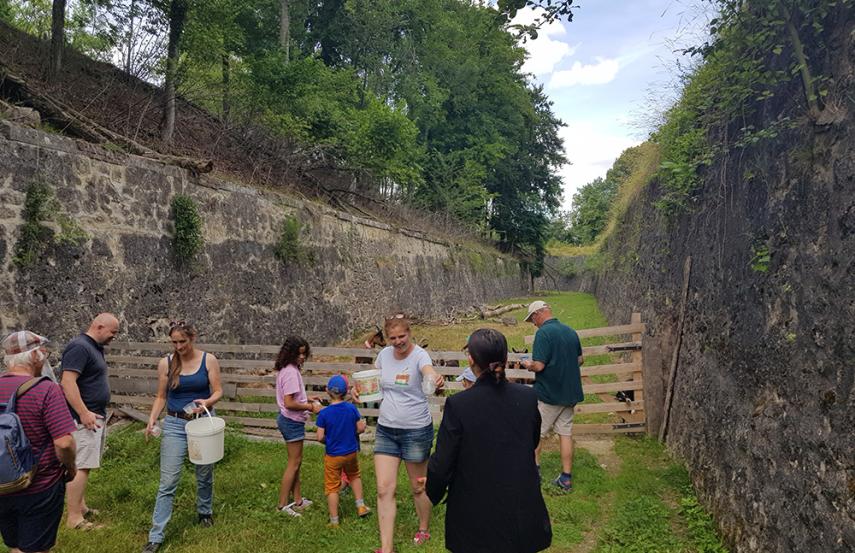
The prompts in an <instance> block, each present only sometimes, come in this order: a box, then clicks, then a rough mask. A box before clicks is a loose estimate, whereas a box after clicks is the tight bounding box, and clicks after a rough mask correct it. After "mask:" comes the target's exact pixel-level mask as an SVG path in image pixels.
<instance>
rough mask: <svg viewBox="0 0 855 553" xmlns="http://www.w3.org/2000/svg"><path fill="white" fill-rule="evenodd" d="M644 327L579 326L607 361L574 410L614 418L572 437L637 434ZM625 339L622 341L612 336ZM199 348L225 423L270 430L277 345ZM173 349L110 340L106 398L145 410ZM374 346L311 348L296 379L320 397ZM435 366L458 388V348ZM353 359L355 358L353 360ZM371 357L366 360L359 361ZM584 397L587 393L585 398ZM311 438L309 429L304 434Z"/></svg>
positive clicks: (516, 372) (437, 406)
mask: <svg viewBox="0 0 855 553" xmlns="http://www.w3.org/2000/svg"><path fill="white" fill-rule="evenodd" d="M644 328H645V326H644V324H643V323H641V318H640V316H639V315H638V314H636V313H634V314H633V319H632V324H629V325H620V326H611V327H603V328H592V329H584V330H579V331H578V333H579V336H580V337H581V338H583V339H584V338H591V337H606V338H605V340H606V341H608V343H606V344H601V345H594V346H586V347H583V349H582V352H583V355H585V356H586V359H588V360H590V359H591V358H592V357H594V356H604V357H605V358H607V361H606V362H604V363H601V364H596V365H591V364H589V362H588V361H586V364H585V366H584V367H582V387H583V390H584V392H585V393H586V394H594V395H595V396H596V397H597V398H598V399H597V400H595V401H589V402H585V403H581V404H579V405H577V406H576V410H575V411H576V413H577V414H580V415H593V414H602V413H605V414H611V418H612V419H614V422H608V423H603V422H597V423H584V422H581V421H579V422H577V424H574V427H573V428H574V432H575V433H576V434H592V433H593V434H602V433H606V434H612V433H628V432H644V431H645V418H644V401H643V399H642V397H641V394H642V390H643V382H642V379H641V367H642V363H641V336H642V335H643V333H644ZM622 336H629V341H625V340H621V339H619V337H622ZM197 347H198V348H199V349H202V350H204V351H209V352H212V353H215V354H216V355H217V357H218V359H219V361H220V367H221V372H222V383H223V399H222V400H221V401H220V402H219V403H217V410H218V411H219V412H220V413H221V415H222V416H223V417H224V418H225V419H226V420H227V421H229V422H233V423H238V424H240V425H242V426H243V430H244V432H247V433H251V434H264V435H271V436H272V435H276V430H275V429H276V419H275V414H276V413H277V412H278V408H277V405H276V402H275V397H276V391H275V389H274V386H275V382H276V375H275V373H274V372H273V359H274V357H275V355H276V354H277V353H278V352H279V346H272V345H255V344H250V345H247V344H197ZM171 351H172V346H171V345H170V344H169V343H166V342H113V343H112V344H111V345H110V346H109V347H108V350H107V363H108V365H109V366H110V386H111V389H112V391H113V396H112V402H113V403H114V404H115V405H119V406H121V405H129V406H135V407H143V408H145V409H146V410H148V409H149V408H150V406H151V404H152V403H153V401H154V397H153V396H154V394H155V393H156V390H157V370H156V367H157V363H158V361H159V360H160V359H161V357H162V356H163V355H166V354H168V353H171ZM377 353H378V351H377V350H368V349H362V348H335V347H313V348H312V361H308V362H306V363H305V364H304V365H303V381H304V382H305V383H306V387H307V388H308V391H309V393H310V394H312V393H315V394H320V393H321V392H322V391H323V390H324V386H325V385H326V383H327V380H328V379H329V376H330V375H333V374H339V373H345V374H350V373H353V372H356V371H361V370H367V369H372V368H374V365H373V360H374V359H375V357H376V354H377ZM428 353H429V354H430V356H431V358H432V359H433V361H434V368H435V369H436V370H437V371H438V372H439V373H440V374H442V375H444V376H445V377H446V380H447V382H446V389H448V390H452V391H458V390H461V389H462V388H463V385H462V383H460V382H456V381H455V380H454V377H457V376H458V375H459V374H460V373H461V372H462V371H463V367H459V366H449V365H456V364H461V365H462V364H464V363H460V362H461V361H466V354H465V353H463V352H461V351H430V350H428ZM525 356H526V354H516V353H511V354H509V355H508V358H509V361H510V362H511V363H516V362H518V361H520V359H521V358H522V357H525ZM357 358H359V361H362V362H359V363H357V362H356V359H357ZM368 359H371V363H365V362H364V361H365V360H368ZM507 375H508V378H510V379H513V380H516V381H518V382H522V383H526V384H531V383H532V382H533V379H534V374H533V373H531V372H529V371H526V370H520V369H515V368H511V369H509V370H508V371H507ZM616 392H624V393H625V394H624V395H629V396H632V395H633V394H634V396H635V398H634V400H627V401H618V400H617V399H615V393H616ZM589 397H590V396H589ZM444 403H445V397H442V396H438V397H432V398H430V399H429V404H430V410H431V414H432V415H433V416H434V420H435V421H437V422H438V421H439V419H440V418H441V417H442V407H443V405H444ZM360 412H361V413H362V414H363V415H364V416H366V417H377V416H378V414H379V410H378V409H377V408H376V404H375V405H372V406H365V405H361V406H360ZM308 436H309V438H310V439H311V438H312V437H313V434H312V433H309V434H308Z"/></svg>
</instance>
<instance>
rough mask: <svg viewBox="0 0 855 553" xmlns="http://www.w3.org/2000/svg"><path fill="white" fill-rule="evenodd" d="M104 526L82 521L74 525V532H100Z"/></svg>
mask: <svg viewBox="0 0 855 553" xmlns="http://www.w3.org/2000/svg"><path fill="white" fill-rule="evenodd" d="M103 527H104V526H103V525H101V524H93V523H91V522H89V521H88V520H81V521H80V522H78V523H77V524H75V525H74V527H73V528H72V530H82V531H84V532H88V531H89V530H100V529H101V528H103Z"/></svg>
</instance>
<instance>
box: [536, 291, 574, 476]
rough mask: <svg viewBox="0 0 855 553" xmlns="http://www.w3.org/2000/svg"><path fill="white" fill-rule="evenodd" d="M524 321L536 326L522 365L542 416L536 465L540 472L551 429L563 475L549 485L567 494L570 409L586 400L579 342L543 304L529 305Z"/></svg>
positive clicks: (571, 427)
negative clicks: (531, 347) (531, 378)
mask: <svg viewBox="0 0 855 553" xmlns="http://www.w3.org/2000/svg"><path fill="white" fill-rule="evenodd" d="M525 320H526V321H531V322H532V323H533V324H534V325H535V326H536V327H537V333H536V334H535V335H534V351H532V358H531V360H530V361H523V362H522V363H521V364H522V366H523V367H525V368H526V369H528V370H530V371H532V372H534V373H535V379H534V389H535V391H536V392H537V399H538V402H537V404H538V409H539V410H540V417H541V425H540V438H541V441H540V444H539V445H538V446H537V450H536V451H535V462H536V463H537V466H538V470H540V451H541V449H542V447H543V438H545V437H547V436H548V435H549V432H550V431H552V430H554V431H555V433H556V434H558V439H559V443H560V445H561V468H562V472H561V474H560V475H558V477H557V478H556V479H555V480H553V481H552V482H553V484H555V485H556V486H558V487H559V488H561V489H562V490H564V491H570V490H572V489H573V476H572V473H571V469H572V468H573V408H574V407H575V406H576V404H577V403H579V402H581V401H584V400H585V396H584V394H583V393H582V376H581V373H580V371H579V367H580V366H581V365H582V363H584V362H585V358H584V357H583V356H582V343H581V342H580V341H579V335H578V334H576V331H575V330H573V329H572V328H570V327H569V326H567V325H565V324H563V323H561V321H559V320H558V319H556V318H554V317H553V316H552V310H551V309H550V307H549V305H547V304H546V303H545V302H542V301H535V302H532V303H531V305H529V306H528V315H527V316H526V318H525Z"/></svg>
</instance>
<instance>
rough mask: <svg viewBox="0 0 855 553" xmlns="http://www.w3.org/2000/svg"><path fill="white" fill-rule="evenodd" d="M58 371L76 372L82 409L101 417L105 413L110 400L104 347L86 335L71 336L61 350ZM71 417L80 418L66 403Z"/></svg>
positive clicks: (105, 414)
mask: <svg viewBox="0 0 855 553" xmlns="http://www.w3.org/2000/svg"><path fill="white" fill-rule="evenodd" d="M62 370H63V372H64V371H71V372H76V373H77V374H79V375H80V376H78V377H77V388H78V389H79V390H80V397H81V399H83V403H84V404H85V405H86V408H87V409H89V410H90V411H92V412H93V413H95V414H96V415H101V416H102V417H106V416H107V404H108V403H110V379H109V374H108V369H107V361H106V359H104V347H103V346H102V345H101V344H99V343H98V342H96V341H95V340H93V339H92V338H91V337H90V336H89V335H88V334H81V335H80V336H76V337H74V338H73V339H72V340H71V341H70V342H68V345H67V346H65V349H64V350H62ZM69 408H70V409H71V415H72V416H73V417H74V420H76V421H78V422H79V421H80V418H79V417H78V416H77V413H76V412H75V411H74V408H73V407H71V405H70V404H69Z"/></svg>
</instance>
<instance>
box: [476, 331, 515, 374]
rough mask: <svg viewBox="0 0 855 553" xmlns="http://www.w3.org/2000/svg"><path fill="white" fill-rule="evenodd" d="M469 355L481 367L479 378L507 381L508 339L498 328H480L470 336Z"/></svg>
mask: <svg viewBox="0 0 855 553" xmlns="http://www.w3.org/2000/svg"><path fill="white" fill-rule="evenodd" d="M468 346H469V355H471V356H472V360H473V361H474V362H475V365H476V366H477V367H478V369H480V371H481V374H480V375H479V377H478V379H479V380H480V379H481V378H489V379H490V380H491V381H492V382H495V383H501V382H506V381H507V377H506V376H505V366H506V365H507V363H508V341H507V340H506V339H505V336H504V335H503V334H502V333H501V332H499V331H498V330H494V329H492V328H479V329H478V330H476V331H475V332H473V333H472V335H471V336H469V343H468Z"/></svg>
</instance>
